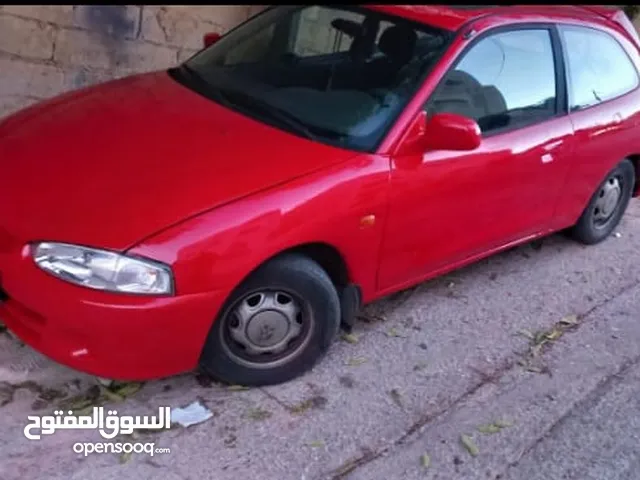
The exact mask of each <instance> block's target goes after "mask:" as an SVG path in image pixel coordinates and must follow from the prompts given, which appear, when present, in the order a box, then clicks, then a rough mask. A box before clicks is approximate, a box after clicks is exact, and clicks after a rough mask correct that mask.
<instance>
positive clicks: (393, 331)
mask: <svg viewBox="0 0 640 480" xmlns="http://www.w3.org/2000/svg"><path fill="white" fill-rule="evenodd" d="M387 336H388V337H400V336H401V335H400V334H399V333H398V331H397V330H396V329H395V328H393V327H392V328H390V329H389V330H387Z"/></svg>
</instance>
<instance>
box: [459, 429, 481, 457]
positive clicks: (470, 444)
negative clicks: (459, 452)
mask: <svg viewBox="0 0 640 480" xmlns="http://www.w3.org/2000/svg"><path fill="white" fill-rule="evenodd" d="M460 442H462V445H463V446H464V448H466V449H467V451H468V452H469V454H470V455H471V456H472V457H477V456H478V454H479V453H480V450H478V447H477V445H476V444H475V443H474V441H473V439H472V438H471V437H470V436H469V435H465V434H462V435H460Z"/></svg>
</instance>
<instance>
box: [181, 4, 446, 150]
mask: <svg viewBox="0 0 640 480" xmlns="http://www.w3.org/2000/svg"><path fill="white" fill-rule="evenodd" d="M380 24H382V27H383V28H384V31H382V32H381V33H380V36H379V37H377V39H378V40H377V41H376V35H374V33H377V32H378V30H379V29H380V26H381V25H380ZM451 37H452V33H451V32H448V31H446V30H441V29H440V28H438V27H436V26H430V25H427V24H424V23H421V22H413V21H410V20H403V19H400V18H399V17H395V16H392V15H387V14H385V13H381V12H376V11H373V10H369V9H367V8H363V7H361V6H356V5H353V6H351V5H342V6H325V5H308V6H307V5H303V6H301V5H289V6H286V5H283V6H273V7H271V8H269V9H268V10H267V11H266V12H264V13H262V14H260V15H257V16H255V17H254V18H252V19H250V20H249V21H247V22H245V23H244V24H242V25H241V26H239V27H238V28H236V29H234V30H232V31H231V32H229V33H228V34H226V35H224V36H223V37H222V38H221V39H219V40H218V41H217V42H216V43H214V44H213V45H211V46H210V47H208V48H206V49H204V50H202V51H201V52H200V53H198V54H196V55H195V56H194V57H192V58H190V59H189V60H187V61H186V62H185V63H184V64H183V66H181V67H178V68H177V69H173V70H172V71H171V72H170V73H171V75H172V78H174V79H176V80H177V81H179V82H181V83H182V84H183V85H185V86H187V87H188V88H192V89H193V90H195V91H197V92H199V93H201V94H202V95H204V96H205V97H207V98H209V99H210V100H212V101H214V102H218V103H220V104H222V105H223V106H225V107H226V108H230V109H233V110H235V111H237V112H240V113H241V114H244V115H247V116H249V117H252V118H254V119H256V120H258V121H261V122H264V123H268V124H269V125H271V126H275V127H276V128H280V129H283V130H286V131H288V132H291V133H294V134H296V135H299V136H303V137H305V138H307V139H311V140H314V141H319V142H323V143H327V144H329V145H334V146H338V147H341V148H347V149H352V150H357V151H375V149H376V148H377V146H378V145H379V144H380V143H381V142H382V140H383V139H384V136H385V135H386V133H387V132H388V131H389V129H390V128H391V126H392V125H393V124H394V122H395V121H396V119H397V118H398V116H399V115H400V114H401V113H402V111H403V110H404V108H405V106H406V105H407V103H408V102H409V101H410V100H411V99H412V98H413V96H414V95H415V92H416V91H417V89H418V88H419V87H420V85H421V84H422V82H423V81H424V77H425V76H426V74H427V73H428V72H429V71H430V70H431V68H432V67H433V66H434V65H436V64H437V62H438V60H439V59H440V58H441V57H442V54H443V53H444V52H445V50H446V47H447V45H448V42H449V41H450V39H451Z"/></svg>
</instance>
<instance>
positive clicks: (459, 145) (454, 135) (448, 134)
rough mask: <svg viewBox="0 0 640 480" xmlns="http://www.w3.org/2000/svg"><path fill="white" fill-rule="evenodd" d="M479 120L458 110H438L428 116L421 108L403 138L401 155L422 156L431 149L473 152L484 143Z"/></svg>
mask: <svg viewBox="0 0 640 480" xmlns="http://www.w3.org/2000/svg"><path fill="white" fill-rule="evenodd" d="M481 142H482V132H481V131H480V126H479V125H478V123H477V122H476V121H475V120H473V119H471V118H467V117H463V116H462V115H456V114H454V113H438V114H436V115H434V116H433V117H431V118H430V119H427V114H426V113H425V112H424V111H421V112H420V113H419V114H418V116H417V117H416V118H415V119H414V121H413V124H412V125H411V127H409V130H408V131H407V133H406V135H405V136H404V139H403V140H402V143H401V147H400V151H399V152H398V153H399V154H400V155H416V154H417V155H422V154H424V153H425V152H427V151H430V150H454V151H471V150H475V149H476V148H478V147H479V146H480V143H481Z"/></svg>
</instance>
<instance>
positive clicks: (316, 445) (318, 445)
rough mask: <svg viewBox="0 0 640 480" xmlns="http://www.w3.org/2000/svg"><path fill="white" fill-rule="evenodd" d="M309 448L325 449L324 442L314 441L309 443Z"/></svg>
mask: <svg viewBox="0 0 640 480" xmlns="http://www.w3.org/2000/svg"><path fill="white" fill-rule="evenodd" d="M307 446H308V447H311V448H321V447H324V442H323V441H322V440H314V441H312V442H309V443H307Z"/></svg>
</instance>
